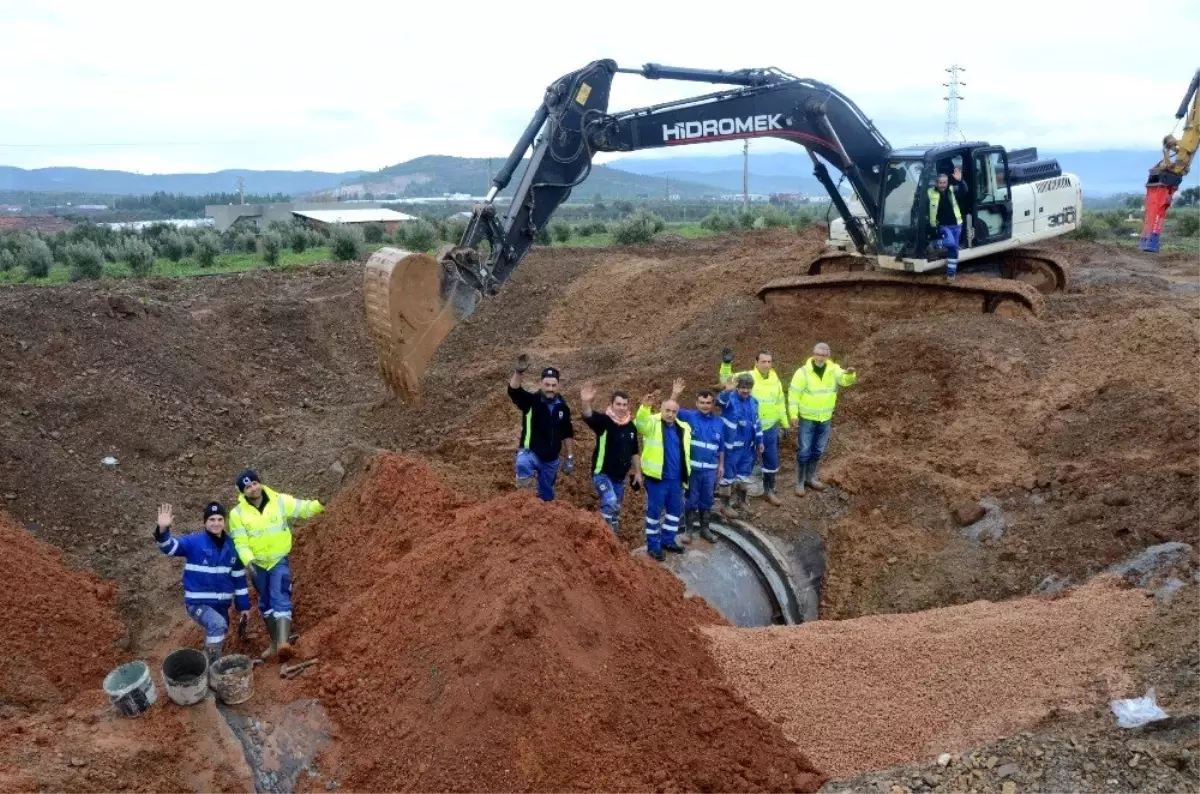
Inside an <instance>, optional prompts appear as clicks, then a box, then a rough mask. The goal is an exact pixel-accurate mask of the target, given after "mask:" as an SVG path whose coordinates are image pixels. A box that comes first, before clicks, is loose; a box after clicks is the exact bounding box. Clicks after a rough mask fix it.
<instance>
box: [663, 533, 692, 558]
mask: <svg viewBox="0 0 1200 794" xmlns="http://www.w3.org/2000/svg"><path fill="white" fill-rule="evenodd" d="M662 548H663V551H669V552H671V553H672V554H683V553H684V552H685V551H686V549H684V548H683V546H680V545H679V542H678V536H676V537H675V538H672V539H671V540H670V541H669V542H668V541H667V540H666V538H664V539H663V544H662Z"/></svg>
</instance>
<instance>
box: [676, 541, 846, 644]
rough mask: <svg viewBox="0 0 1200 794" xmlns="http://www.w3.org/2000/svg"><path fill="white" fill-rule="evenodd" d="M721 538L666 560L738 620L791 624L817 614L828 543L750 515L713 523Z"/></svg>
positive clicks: (690, 589) (691, 591)
mask: <svg viewBox="0 0 1200 794" xmlns="http://www.w3.org/2000/svg"><path fill="white" fill-rule="evenodd" d="M712 529H713V532H714V533H715V534H716V535H717V542H716V543H708V542H706V541H703V540H700V539H698V538H697V539H695V540H693V542H692V543H691V544H689V545H688V546H687V547H686V548H687V551H686V553H684V554H682V555H674V554H673V555H670V556H668V558H667V560H666V566H667V568H668V570H670V571H671V572H672V573H673V574H675V575H676V576H677V577H679V578H680V579H681V580H682V581H683V582H684V584H686V585H687V591H686V594H687V595H689V596H699V597H700V598H703V599H704V600H705V601H707V602H708V603H709V604H710V605H712V607H713V608H714V609H716V610H717V611H718V612H720V613H721V615H722V616H723V617H724V618H725V619H726V620H728V621H729V622H731V623H733V624H734V625H735V626H740V627H743V628H752V627H757V626H772V625H785V626H791V625H796V624H799V623H805V622H807V621H811V620H816V619H817V611H818V606H819V604H820V600H821V584H822V582H823V581H824V578H825V565H826V556H825V545H824V542H823V541H822V540H821V537H820V536H819V535H818V534H817V533H815V532H812V531H811V530H810V531H806V532H803V533H801V534H800V536H799V538H798V539H797V540H795V541H788V540H784V539H783V538H780V537H778V536H775V535H772V534H770V533H767V532H765V531H763V530H762V529H760V528H758V527H755V526H754V525H752V524H749V523H747V522H745V521H737V520H735V521H725V522H720V523H715V524H713V525H712Z"/></svg>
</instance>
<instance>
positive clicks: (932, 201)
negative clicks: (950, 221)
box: [929, 185, 962, 226]
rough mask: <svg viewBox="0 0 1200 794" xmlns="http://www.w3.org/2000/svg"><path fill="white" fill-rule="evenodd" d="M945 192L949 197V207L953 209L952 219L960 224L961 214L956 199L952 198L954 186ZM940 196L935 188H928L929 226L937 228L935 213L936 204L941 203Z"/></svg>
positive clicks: (936, 209)
mask: <svg viewBox="0 0 1200 794" xmlns="http://www.w3.org/2000/svg"><path fill="white" fill-rule="evenodd" d="M946 192H947V193H948V194H949V195H950V206H951V207H953V208H954V219H955V220H956V221H958V222H959V223H962V212H961V211H959V209H958V199H957V198H956V197H955V196H954V185H951V186H950V187H948V188H946ZM941 200H942V194H941V193H938V190H937V188H935V187H931V188H929V225H930V226H937V225H938V220H937V211H938V204H940V203H941Z"/></svg>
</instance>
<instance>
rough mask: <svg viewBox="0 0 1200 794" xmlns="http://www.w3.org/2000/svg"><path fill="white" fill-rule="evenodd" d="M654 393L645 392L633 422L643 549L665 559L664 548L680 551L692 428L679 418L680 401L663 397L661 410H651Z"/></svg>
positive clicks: (689, 470)
mask: <svg viewBox="0 0 1200 794" xmlns="http://www.w3.org/2000/svg"><path fill="white" fill-rule="evenodd" d="M654 400H655V395H654V394H647V395H646V396H645V397H643V398H642V403H641V405H639V406H638V410H637V416H635V417H634V419H633V424H634V426H635V427H636V428H637V431H638V435H640V436H641V437H642V475H643V476H644V477H645V480H646V551H647V552H649V554H650V556H651V557H653V558H654V559H656V560H658V561H659V562H662V561H663V560H664V559H666V555H665V554H663V551H669V552H672V553H674V554H683V547H682V546H680V545H679V543H677V542H676V533H677V532H678V531H679V519H680V517H681V516H682V515H683V497H684V491H685V490H686V489H687V487H688V477H689V475H690V474H691V471H692V429H691V427H689V426H688V424H687V423H686V422H682V421H680V420H679V403H677V402H676V401H675V400H674V399H668V400H664V401H663V404H662V410H661V412H660V413H657V414H652V413H650V410H651V408H650V406H652V405H653V404H654Z"/></svg>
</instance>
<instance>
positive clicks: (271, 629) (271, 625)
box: [258, 615, 279, 662]
mask: <svg viewBox="0 0 1200 794" xmlns="http://www.w3.org/2000/svg"><path fill="white" fill-rule="evenodd" d="M263 622H264V623H266V624H267V637H268V639H270V640H271V644H270V646H268V647H267V649H266V650H265V651H263V652H262V653H261V654H259V657H258V658H260V659H262V660H263V661H264V662H265V661H267V660H268V659H270V658H271V657H272V656H274V655H275V651H276V650H278V649H279V645H278V642H277V640H276V639H275V636H276V635H275V616H274V615H272V616H271V617H269V618H263Z"/></svg>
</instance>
